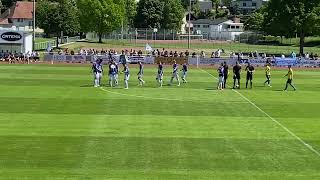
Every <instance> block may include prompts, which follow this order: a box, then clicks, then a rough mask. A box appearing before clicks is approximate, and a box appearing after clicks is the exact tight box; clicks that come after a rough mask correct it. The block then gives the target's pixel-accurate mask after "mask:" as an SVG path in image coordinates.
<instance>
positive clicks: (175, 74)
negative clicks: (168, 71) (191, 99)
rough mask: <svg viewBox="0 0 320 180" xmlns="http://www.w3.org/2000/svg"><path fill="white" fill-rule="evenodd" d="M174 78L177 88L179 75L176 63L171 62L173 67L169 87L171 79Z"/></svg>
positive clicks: (174, 61)
mask: <svg viewBox="0 0 320 180" xmlns="http://www.w3.org/2000/svg"><path fill="white" fill-rule="evenodd" d="M174 78H176V80H177V81H178V86H180V80H179V73H178V64H177V62H176V60H173V65H172V77H171V80H170V83H169V85H170V86H171V85H172V82H173V79H174Z"/></svg>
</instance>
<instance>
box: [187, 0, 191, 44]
mask: <svg viewBox="0 0 320 180" xmlns="http://www.w3.org/2000/svg"><path fill="white" fill-rule="evenodd" d="M188 20H189V23H188V49H190V43H191V28H190V26H191V0H189V19H188Z"/></svg>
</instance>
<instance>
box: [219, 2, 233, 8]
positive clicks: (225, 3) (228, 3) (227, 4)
mask: <svg viewBox="0 0 320 180" xmlns="http://www.w3.org/2000/svg"><path fill="white" fill-rule="evenodd" d="M231 2H232V0H221V3H222V5H223V6H226V7H230V6H231Z"/></svg>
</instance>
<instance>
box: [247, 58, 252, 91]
mask: <svg viewBox="0 0 320 180" xmlns="http://www.w3.org/2000/svg"><path fill="white" fill-rule="evenodd" d="M246 71H247V81H246V88H248V83H249V81H250V88H251V89H252V80H253V73H254V67H253V66H252V65H251V64H250V63H248V66H247V67H246Z"/></svg>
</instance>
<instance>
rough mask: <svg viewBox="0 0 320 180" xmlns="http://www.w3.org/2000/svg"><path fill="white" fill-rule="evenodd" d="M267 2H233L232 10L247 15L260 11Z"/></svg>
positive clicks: (266, 0) (253, 0)
mask: <svg viewBox="0 0 320 180" xmlns="http://www.w3.org/2000/svg"><path fill="white" fill-rule="evenodd" d="M268 1H269V0H233V1H232V2H231V7H232V8H238V10H239V11H240V12H241V14H249V13H251V12H253V11H255V10H257V9H260V8H261V7H262V6H263V5H265V4H266V3H267V2H268Z"/></svg>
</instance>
